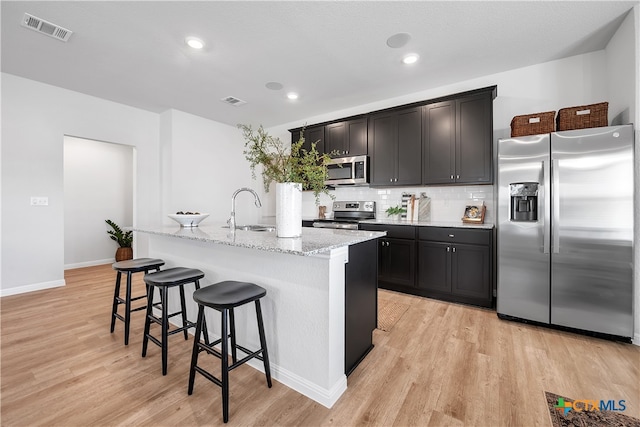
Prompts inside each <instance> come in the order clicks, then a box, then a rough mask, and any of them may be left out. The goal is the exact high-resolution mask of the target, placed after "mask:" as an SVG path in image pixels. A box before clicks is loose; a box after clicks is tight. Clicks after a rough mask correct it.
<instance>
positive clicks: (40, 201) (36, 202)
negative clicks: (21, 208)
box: [31, 196, 49, 206]
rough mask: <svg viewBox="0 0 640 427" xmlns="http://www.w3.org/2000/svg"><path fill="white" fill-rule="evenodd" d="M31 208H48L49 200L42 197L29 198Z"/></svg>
mask: <svg viewBox="0 0 640 427" xmlns="http://www.w3.org/2000/svg"><path fill="white" fill-rule="evenodd" d="M31 206H49V198H48V197H42V196H39V197H38V196H31Z"/></svg>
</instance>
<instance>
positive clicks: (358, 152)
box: [345, 117, 367, 156]
mask: <svg viewBox="0 0 640 427" xmlns="http://www.w3.org/2000/svg"><path fill="white" fill-rule="evenodd" d="M346 127H347V129H346V133H347V142H346V153H345V155H347V156H366V155H367V118H366V117H365V118H362V119H357V120H349V121H348V122H347V124H346Z"/></svg>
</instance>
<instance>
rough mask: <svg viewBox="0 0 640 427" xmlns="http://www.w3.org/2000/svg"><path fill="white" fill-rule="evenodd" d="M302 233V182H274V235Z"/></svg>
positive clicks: (293, 235) (291, 235)
mask: <svg viewBox="0 0 640 427" xmlns="http://www.w3.org/2000/svg"><path fill="white" fill-rule="evenodd" d="M301 235H302V184H300V183H298V182H278V183H276V236H278V237H300V236H301Z"/></svg>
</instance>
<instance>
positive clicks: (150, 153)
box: [0, 73, 161, 295]
mask: <svg viewBox="0 0 640 427" xmlns="http://www.w3.org/2000/svg"><path fill="white" fill-rule="evenodd" d="M1 85H2V134H1V135H2V224H1V228H2V260H1V265H2V269H1V274H2V276H1V280H0V292H1V294H2V295H10V294H13V293H19V292H25V291H28V290H33V289H41V288H45V287H52V286H61V285H63V284H64V205H63V203H64V202H63V200H64V184H63V141H64V136H65V135H74V136H78V137H83V138H88V139H94V140H100V141H118V142H120V143H122V144H127V145H131V146H134V147H136V148H137V150H138V151H137V156H136V158H137V164H136V168H137V171H138V176H137V178H136V194H137V204H136V206H137V208H136V211H135V212H134V221H138V222H139V223H144V224H157V223H158V222H159V212H160V206H161V195H160V184H159V183H160V170H159V169H160V167H159V165H160V161H159V149H158V140H159V138H158V132H159V117H158V115H157V114H153V113H149V112H147V111H143V110H139V109H136V108H131V107H128V106H124V105H121V104H117V103H114V102H110V101H105V100H103V99H99V98H95V97H91V96H87V95H83V94H80V93H77V92H72V91H68V90H65V89H61V88H58V87H54V86H50V85H46V84H42V83H38V82H35V81H32V80H28V79H24V78H21V77H16V76H13V75H11V74H6V73H2V74H1ZM31 196H46V197H48V198H49V205H48V206H44V207H41V206H37V207H36V206H30V197H31Z"/></svg>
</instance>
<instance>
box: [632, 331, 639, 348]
mask: <svg viewBox="0 0 640 427" xmlns="http://www.w3.org/2000/svg"><path fill="white" fill-rule="evenodd" d="M631 343H632V344H633V345H637V346H640V332H636V333H635V334H633V338H631Z"/></svg>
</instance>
